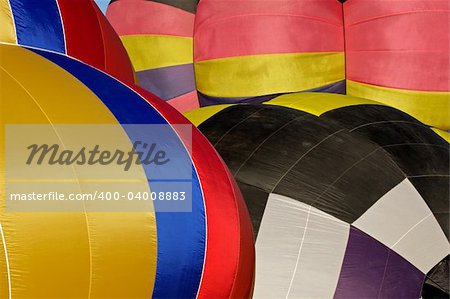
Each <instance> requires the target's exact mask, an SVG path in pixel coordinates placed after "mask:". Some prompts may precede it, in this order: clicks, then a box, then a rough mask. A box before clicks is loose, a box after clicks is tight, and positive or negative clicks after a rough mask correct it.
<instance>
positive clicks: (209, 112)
mask: <svg viewBox="0 0 450 299" xmlns="http://www.w3.org/2000/svg"><path fill="white" fill-rule="evenodd" d="M230 106H233V104H224V105H214V106H207V107H203V108H198V109H194V110H190V111H188V112H185V113H184V116H185V117H186V118H187V119H189V121H190V122H191V123H192V124H193V125H194V126H196V127H198V126H199V125H201V124H202V123H203V122H204V121H205V120H207V119H208V118H210V117H211V116H213V115H214V114H216V113H218V112H220V111H222V110H223V109H225V108H227V107H230Z"/></svg>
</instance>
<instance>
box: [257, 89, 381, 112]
mask: <svg viewBox="0 0 450 299" xmlns="http://www.w3.org/2000/svg"><path fill="white" fill-rule="evenodd" d="M265 104H269V105H279V106H284V107H289V108H293V109H297V110H301V111H305V112H308V113H311V114H314V115H317V116H320V115H321V114H323V113H325V112H328V111H330V110H333V109H338V108H342V107H347V106H354V105H364V104H366V105H382V104H381V103H378V102H375V101H371V100H367V99H363V98H357V97H352V96H345V95H341V94H333V93H320V92H299V93H294V94H285V95H282V96H279V97H276V98H274V99H272V100H270V101H268V102H266V103H265Z"/></svg>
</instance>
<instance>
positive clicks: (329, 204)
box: [275, 134, 405, 223]
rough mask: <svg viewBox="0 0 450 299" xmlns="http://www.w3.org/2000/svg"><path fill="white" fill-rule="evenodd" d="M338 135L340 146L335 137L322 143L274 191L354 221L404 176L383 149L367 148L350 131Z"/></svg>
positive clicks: (344, 219) (343, 218) (350, 221)
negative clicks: (340, 140)
mask: <svg viewBox="0 0 450 299" xmlns="http://www.w3.org/2000/svg"><path fill="white" fill-rule="evenodd" d="M336 138H341V139H342V143H341V144H340V146H336V144H337V142H336V140H334V139H335V138H330V139H329V140H328V141H327V142H324V143H322V144H321V145H320V146H318V147H317V148H316V149H314V151H312V152H311V153H310V154H309V155H308V156H306V157H305V158H304V159H303V160H302V161H301V162H300V163H298V164H297V165H296V166H295V167H294V168H293V169H292V170H291V171H290V173H289V174H288V175H286V177H285V178H284V179H283V180H282V181H281V182H280V184H279V185H278V187H277V188H276V189H275V193H281V194H284V195H286V196H289V197H292V198H295V199H298V200H300V201H302V202H305V203H307V204H309V205H312V206H314V207H316V208H318V209H320V210H322V211H324V212H326V213H328V214H330V215H333V216H335V217H337V218H339V219H341V220H343V221H345V222H348V223H352V222H353V221H355V220H356V219H358V218H359V217H360V216H361V215H362V214H364V213H365V212H366V211H367V209H368V208H370V207H371V206H372V205H373V204H374V203H375V202H376V201H377V200H378V199H379V198H381V197H382V196H383V195H384V194H386V193H387V192H389V191H390V190H391V189H392V188H393V187H395V186H396V185H397V184H399V183H400V182H401V181H403V180H404V179H405V176H404V174H403V173H402V172H401V171H400V170H399V169H398V167H397V165H396V164H395V163H394V162H393V161H392V160H391V159H390V158H389V156H388V155H387V153H386V152H385V151H383V150H382V149H378V150H375V151H373V150H372V151H368V148H366V144H364V143H361V141H360V140H358V139H353V138H352V136H351V135H349V134H340V135H337V136H336ZM372 149H373V148H372ZM298 182H301V184H299V183H298Z"/></svg>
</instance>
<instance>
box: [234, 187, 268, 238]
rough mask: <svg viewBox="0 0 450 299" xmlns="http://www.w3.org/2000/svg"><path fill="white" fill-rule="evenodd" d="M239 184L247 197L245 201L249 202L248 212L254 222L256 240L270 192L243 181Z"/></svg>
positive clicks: (243, 194)
mask: <svg viewBox="0 0 450 299" xmlns="http://www.w3.org/2000/svg"><path fill="white" fill-rule="evenodd" d="M238 186H239V189H240V190H241V192H242V196H243V197H244V199H245V203H246V204H247V208H248V212H249V214H250V218H251V220H252V224H253V234H254V238H255V240H256V236H257V235H258V231H259V227H260V225H261V221H262V217H263V214H264V210H265V208H266V204H267V200H268V199H269V193H267V192H264V191H262V190H261V189H259V188H256V187H254V186H250V185H247V184H244V183H241V182H238Z"/></svg>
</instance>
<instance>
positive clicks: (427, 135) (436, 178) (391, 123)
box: [321, 105, 450, 238]
mask: <svg viewBox="0 0 450 299" xmlns="http://www.w3.org/2000/svg"><path fill="white" fill-rule="evenodd" d="M321 118H323V119H326V120H328V121H335V122H336V123H338V124H339V125H341V126H342V127H344V128H347V129H349V130H353V132H354V133H357V134H360V135H362V136H363V137H364V138H367V139H368V140H371V141H373V142H375V143H377V144H378V145H380V146H383V147H384V149H385V150H386V152H388V153H389V155H390V156H391V159H392V160H393V161H394V162H395V163H396V164H397V165H398V166H399V167H400V169H401V170H402V171H403V172H404V173H405V174H406V175H407V176H408V177H409V179H410V181H411V183H412V184H413V185H414V187H415V188H416V189H417V191H418V192H419V193H420V194H421V196H422V197H423V198H424V200H425V202H426V203H427V205H428V206H429V207H430V209H431V211H432V212H433V214H434V216H435V217H436V219H437V220H438V222H439V224H440V226H441V228H442V230H443V231H444V232H445V234H446V235H447V238H448V237H449V212H448V210H449V209H448V198H449V177H448V175H449V173H450V169H449V165H450V160H449V156H450V151H449V145H448V143H447V142H446V141H445V140H443V139H442V138H440V137H439V136H438V135H437V134H436V133H435V132H433V131H432V130H431V129H430V128H428V127H427V126H425V125H423V124H422V123H421V122H419V121H418V120H416V119H414V118H412V117H411V116H409V115H407V114H405V113H403V112H401V111H399V110H396V109H394V108H391V107H387V106H378V105H359V106H350V107H344V108H339V109H336V110H332V111H330V112H327V113H325V114H323V115H322V116H321Z"/></svg>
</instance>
